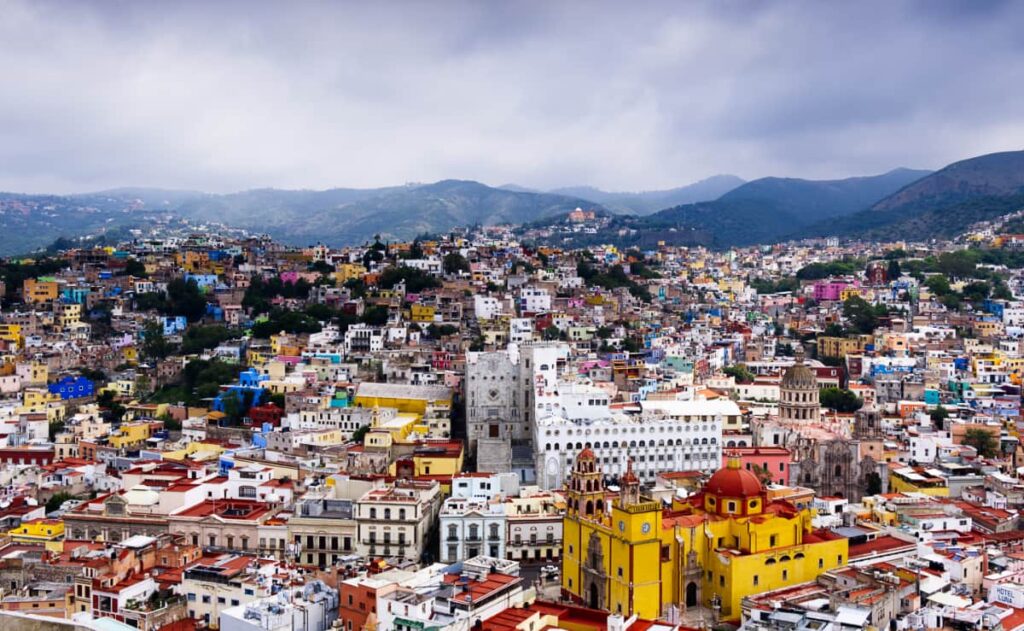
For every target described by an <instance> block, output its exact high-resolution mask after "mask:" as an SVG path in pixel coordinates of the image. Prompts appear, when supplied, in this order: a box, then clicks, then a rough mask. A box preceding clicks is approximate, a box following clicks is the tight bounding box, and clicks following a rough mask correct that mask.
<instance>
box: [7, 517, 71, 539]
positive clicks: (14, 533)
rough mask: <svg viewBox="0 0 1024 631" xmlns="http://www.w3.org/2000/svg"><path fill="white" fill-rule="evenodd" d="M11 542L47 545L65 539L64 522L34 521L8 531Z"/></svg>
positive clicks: (24, 522)
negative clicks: (49, 542) (46, 543)
mask: <svg viewBox="0 0 1024 631" xmlns="http://www.w3.org/2000/svg"><path fill="white" fill-rule="evenodd" d="M7 534H8V535H9V536H10V537H11V541H14V542H17V543H45V542H47V541H58V540H60V539H63V538H64V522H63V521H61V520H59V519H32V520H29V521H23V522H21V525H20V526H18V527H17V528H15V529H14V530H8V531H7Z"/></svg>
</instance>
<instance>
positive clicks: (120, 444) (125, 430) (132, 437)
mask: <svg viewBox="0 0 1024 631" xmlns="http://www.w3.org/2000/svg"><path fill="white" fill-rule="evenodd" d="M152 435H153V423H151V422H149V421H139V422H137V423H121V426H120V427H119V428H118V429H117V433H116V434H111V435H110V446H111V447H115V448H117V449H127V448H131V447H139V446H141V445H143V444H144V443H145V442H146V441H147V440H149V438H150V436H152Z"/></svg>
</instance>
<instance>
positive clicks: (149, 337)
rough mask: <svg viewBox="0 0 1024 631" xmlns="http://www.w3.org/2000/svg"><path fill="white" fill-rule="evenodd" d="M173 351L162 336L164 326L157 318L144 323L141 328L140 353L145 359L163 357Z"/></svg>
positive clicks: (172, 347) (171, 346)
mask: <svg viewBox="0 0 1024 631" xmlns="http://www.w3.org/2000/svg"><path fill="white" fill-rule="evenodd" d="M173 351H174V346H173V345H172V344H171V343H170V342H169V341H168V340H167V338H166V337H165V336H164V327H163V326H162V325H161V324H160V322H159V321H157V320H151V321H149V322H147V323H146V326H145V328H144V329H143V330H142V355H143V356H144V357H146V358H147V359H163V358H165V357H167V356H168V355H170V354H171V353H172V352H173Z"/></svg>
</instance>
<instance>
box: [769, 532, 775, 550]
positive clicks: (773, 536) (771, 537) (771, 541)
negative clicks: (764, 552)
mask: <svg viewBox="0 0 1024 631" xmlns="http://www.w3.org/2000/svg"><path fill="white" fill-rule="evenodd" d="M768 545H769V546H771V547H772V548H774V547H775V535H772V536H770V537H768Z"/></svg>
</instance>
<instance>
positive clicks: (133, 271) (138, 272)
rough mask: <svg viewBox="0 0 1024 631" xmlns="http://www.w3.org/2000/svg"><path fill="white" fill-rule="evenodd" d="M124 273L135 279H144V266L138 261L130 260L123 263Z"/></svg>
mask: <svg viewBox="0 0 1024 631" xmlns="http://www.w3.org/2000/svg"><path fill="white" fill-rule="evenodd" d="M124 273H125V275H127V276H134V277H135V278H146V276H147V274H146V264H145V263H143V262H142V261H140V260H139V259H135V258H130V259H128V260H127V261H125V265H124Z"/></svg>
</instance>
